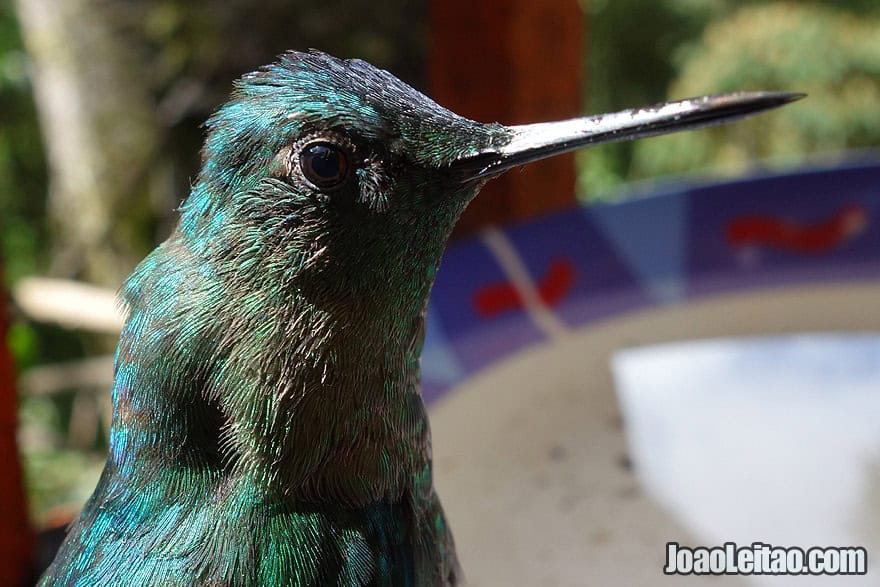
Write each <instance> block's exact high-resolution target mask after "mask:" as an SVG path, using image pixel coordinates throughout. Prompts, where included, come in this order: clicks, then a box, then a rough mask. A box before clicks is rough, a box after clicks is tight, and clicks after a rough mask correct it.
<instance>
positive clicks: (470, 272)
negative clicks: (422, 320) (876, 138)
mask: <svg viewBox="0 0 880 587" xmlns="http://www.w3.org/2000/svg"><path fill="white" fill-rule="evenodd" d="M755 219H758V220H757V224H758V225H761V226H765V228H766V226H770V229H768V230H770V232H772V233H774V234H775V235H776V236H775V237H773V238H771V239H770V240H769V241H768V240H767V238H766V236H767V235H766V234H764V235H763V236H762V234H760V233H761V230H759V231H758V234H755V235H753V236H752V237H750V238H751V240H749V239H748V238H747V239H746V240H745V241H743V240H742V239H740V240H736V239H735V238H733V237H731V231H734V230H735V229H736V227H740V228H742V226H749V225H751V226H754V225H755V224H756V220H755ZM835 223H837V224H835ZM503 232H504V234H505V236H506V238H508V239H509V240H510V243H511V245H512V247H513V249H514V250H515V251H516V252H517V255H518V256H519V258H520V261H521V262H522V263H523V264H524V265H525V267H526V268H527V269H528V272H529V275H530V277H531V279H532V281H533V282H534V283H535V284H536V286H538V287H540V286H541V284H542V283H544V282H545V281H546V280H547V279H548V270H549V268H550V267H551V266H552V265H553V264H554V263H557V264H559V263H563V264H566V267H568V268H569V269H570V270H571V275H570V277H571V280H570V284H569V285H568V286H567V289H566V290H565V293H564V295H563V296H562V298H561V299H560V300H559V301H558V303H557V304H555V305H552V304H550V305H547V307H548V308H549V309H550V310H552V311H553V312H555V313H556V315H557V317H558V318H559V319H560V321H561V322H562V323H563V324H565V325H568V326H570V327H575V328H579V327H583V326H587V325H589V324H590V323H591V322H593V321H595V320H598V319H603V318H609V317H613V316H618V315H622V314H625V313H627V312H631V311H633V310H637V309H642V308H646V307H651V306H653V305H657V304H666V303H675V302H681V301H686V300H687V299H688V298H694V297H699V296H702V295H707V294H714V293H719V292H725V291H736V290H745V289H752V288H764V287H778V286H784V285H788V284H802V283H819V282H827V281H840V280H860V279H878V278H880V163H878V162H877V161H867V162H866V161H860V162H858V163H851V164H844V165H840V166H837V167H833V168H827V169H818V170H809V171H804V172H802V173H794V174H787V175H773V176H763V177H753V178H748V179H744V180H740V181H732V182H724V183H719V184H714V185H692V184H687V183H682V184H681V185H678V186H673V187H666V188H664V189H663V191H661V192H658V193H656V194H653V195H648V196H645V197H640V198H637V199H633V200H629V201H627V202H623V203H620V204H611V205H601V206H594V207H590V208H582V207H573V208H571V209H570V210H568V211H565V212H562V213H557V214H553V215H550V216H546V217H542V218H537V219H535V220H533V221H531V222H528V223H523V224H517V225H513V226H510V227H506V228H504V229H503ZM746 232H748V231H746ZM765 232H766V230H765ZM774 238H775V239H776V240H774ZM507 280H508V277H507V276H506V275H505V274H504V271H503V270H502V268H501V265H500V264H499V262H498V261H497V260H496V259H494V258H493V256H492V253H491V252H490V251H489V250H488V249H487V248H486V247H485V246H484V245H483V244H482V242H481V241H480V240H479V239H478V238H473V239H469V240H466V241H463V242H460V243H456V244H453V245H452V246H450V247H449V249H448V251H447V253H446V256H445V257H444V260H443V265H442V267H441V270H440V272H439V273H438V276H437V283H436V285H435V287H434V291H433V294H432V297H431V302H430V309H429V316H430V318H429V323H428V339H427V341H426V345H425V351H424V356H423V385H424V388H425V391H426V397H427V398H428V399H434V398H436V397H439V396H440V395H442V393H444V392H445V391H446V390H448V389H449V388H450V387H451V386H452V385H454V384H455V383H457V382H460V381H462V380H464V379H466V378H467V377H468V376H470V375H472V374H473V373H475V372H477V371H478V370H480V369H482V368H483V367H485V366H487V365H489V364H491V363H492V362H494V361H496V360H499V359H501V358H504V357H506V356H508V355H510V354H511V353H514V352H516V351H519V350H523V349H524V348H526V347H527V346H529V345H532V344H535V343H538V342H541V341H543V340H545V339H546V337H547V335H546V334H545V333H544V332H543V331H542V329H541V328H540V325H538V324H536V323H535V321H534V319H533V317H532V315H531V314H530V313H529V312H527V311H526V309H525V308H524V307H522V306H520V307H505V308H503V309H500V310H499V311H497V312H495V313H493V314H490V315H486V314H485V313H480V312H478V311H477V309H476V302H475V300H476V296H477V295H478V293H479V292H481V291H485V289H486V288H487V287H493V286H494V287H498V286H499V284H500V285H502V286H503V285H504V284H505V282H507ZM511 287H512V286H511Z"/></svg>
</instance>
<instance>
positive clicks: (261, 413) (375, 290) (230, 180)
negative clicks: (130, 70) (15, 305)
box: [41, 52, 504, 585]
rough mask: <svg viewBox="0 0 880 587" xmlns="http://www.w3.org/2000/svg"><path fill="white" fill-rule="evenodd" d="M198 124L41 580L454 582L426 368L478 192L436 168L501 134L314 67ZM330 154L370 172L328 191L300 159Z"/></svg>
mask: <svg viewBox="0 0 880 587" xmlns="http://www.w3.org/2000/svg"><path fill="white" fill-rule="evenodd" d="M208 129H209V133H208V138H207V142H206V146H205V149H204V152H203V168H202V171H201V174H200V176H199V178H198V181H197V182H196V184H195V186H194V188H193V191H192V193H191V195H190V197H189V199H188V201H187V202H186V203H185V205H184V206H183V208H182V210H181V220H180V223H179V225H178V227H177V229H176V230H175V231H174V233H173V234H172V235H171V237H170V238H169V239H168V240H167V241H166V242H165V243H163V244H162V245H160V246H159V247H158V248H157V249H156V250H155V251H154V252H153V253H152V254H151V255H149V256H148V257H147V258H146V259H145V260H144V261H143V262H142V263H141V264H140V266H139V267H138V268H137V269H136V270H135V272H134V274H133V275H132V276H131V278H130V279H129V280H128V281H127V283H126V285H125V287H124V290H123V299H124V301H125V303H126V306H127V308H128V318H127V321H126V324H125V327H124V330H123V333H122V335H121V338H120V343H119V348H118V351H117V355H116V382H115V386H114V390H113V410H114V418H113V426H112V431H111V436H110V455H109V457H108V460H107V464H106V467H105V470H104V473H103V476H102V478H101V482H100V484H99V485H98V487H97V489H96V491H95V493H94V495H93V496H92V498H91V500H90V501H89V502H88V504H87V505H86V507H85V509H84V511H83V513H82V516H81V517H80V519H79V521H78V522H77V523H76V524H74V525H73V527H72V528H71V530H70V532H69V535H68V539H67V541H66V542H65V544H64V545H63V547H62V549H61V551H60V552H59V554H58V557H57V559H56V560H55V562H54V564H53V565H52V567H51V568H50V569H49V570H48V571H47V573H46V575H45V576H44V578H43V580H42V583H41V584H42V585H99V584H107V585H119V584H130V585H158V584H170V585H206V584H218V585H337V584H338V585H367V584H371V585H435V584H452V583H454V581H455V579H454V578H455V576H456V574H457V570H456V569H457V565H456V561H455V554H454V549H453V546H452V539H451V536H450V534H449V532H448V529H447V527H446V522H445V520H444V518H443V514H442V511H441V509H440V505H439V503H438V501H437V498H436V496H435V494H434V491H433V487H432V482H431V461H430V438H429V435H430V433H429V429H428V422H427V419H426V415H425V410H424V406H423V405H422V401H421V398H420V392H419V388H418V381H419V376H418V354H419V349H420V345H421V340H422V337H423V331H424V308H425V304H426V301H427V297H428V291H429V289H430V286H431V282H432V280H433V274H434V271H435V270H436V267H437V264H438V262H439V259H440V255H441V252H442V248H443V244H444V241H445V237H446V235H447V234H448V232H449V230H450V229H451V227H452V225H453V223H454V221H455V219H456V217H457V216H458V214H459V212H460V210H461V209H462V208H463V206H464V204H465V203H466V202H467V200H468V199H469V198H470V197H471V196H472V195H473V193H474V192H475V191H476V189H477V186H476V185H468V186H460V187H457V188H456V189H452V190H450V187H451V184H450V182H449V181H448V179H446V178H444V177H443V176H444V173H443V171H441V170H442V169H443V168H444V167H446V166H448V164H449V162H450V161H451V160H453V159H454V158H456V157H459V156H461V155H462V154H463V153H466V152H467V151H468V150H469V149H473V148H474V147H475V145H474V144H472V141H474V140H476V145H480V146H481V145H485V144H488V143H491V142H492V141H497V140H503V138H504V135H503V133H502V132H501V130H500V129H501V127H498V126H487V127H482V126H480V125H477V124H476V123H473V122H470V121H467V120H465V119H462V118H460V117H457V116H455V115H454V114H452V113H450V112H448V111H446V110H443V109H442V108H440V107H439V106H437V105H436V104H434V103H433V102H431V101H430V100H428V99H427V98H426V97H424V96H422V95H420V94H418V93H416V92H415V91H414V90H412V89H410V88H408V87H407V86H405V85H404V84H402V83H401V82H399V81H397V80H396V79H395V78H394V77H392V76H391V75H390V74H387V73H386V72H383V71H380V70H377V69H374V68H372V67H371V66H369V65H367V64H366V63H363V62H358V61H342V60H338V59H335V58H332V57H330V56H327V55H324V54H320V53H315V52H313V53H305V54H304V53H289V54H286V55H284V56H283V57H282V58H281V59H280V60H279V61H278V62H277V63H275V64H273V65H270V66H268V67H266V68H264V69H263V70H260V71H258V72H256V73H254V74H251V75H249V76H245V77H244V78H243V79H242V80H241V81H240V82H239V83H238V84H237V86H236V89H235V92H234V94H233V97H232V99H231V101H230V102H229V103H228V104H227V105H225V106H224V107H223V108H222V109H221V110H220V111H219V112H218V113H217V114H216V115H215V116H214V117H213V118H211V120H210V121H209V122H208ZM440 135H443V136H444V137H447V138H448V139H451V140H446V141H443V142H442V143H441V142H438V141H431V140H428V139H429V138H430V137H431V136H440ZM328 138H329V139H330V140H335V141H340V142H342V143H344V144H345V145H346V146H347V147H348V146H349V145H350V147H348V148H351V149H352V152H351V157H352V158H354V157H357V158H358V164H357V169H355V170H354V175H353V176H352V178H351V181H349V182H347V183H346V184H345V185H343V186H342V187H341V189H337V190H334V191H331V192H328V193H323V192H321V191H320V190H317V189H315V188H314V187H313V186H311V185H309V184H308V183H307V181H306V180H305V179H304V178H302V177H300V176H299V175H298V173H299V172H298V171H297V170H295V169H294V170H292V169H290V165H292V164H294V165H295V164H296V162H295V161H294V162H293V163H291V159H290V155H289V153H288V151H289V150H290V149H291V148H296V146H297V145H299V144H301V143H303V142H304V141H310V140H326V139H328Z"/></svg>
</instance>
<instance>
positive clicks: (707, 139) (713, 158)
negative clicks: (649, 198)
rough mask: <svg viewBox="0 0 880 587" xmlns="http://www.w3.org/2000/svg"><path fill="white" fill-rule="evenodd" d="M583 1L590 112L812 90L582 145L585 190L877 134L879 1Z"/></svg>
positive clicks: (878, 138)
mask: <svg viewBox="0 0 880 587" xmlns="http://www.w3.org/2000/svg"><path fill="white" fill-rule="evenodd" d="M639 5H641V7H639ZM590 8H591V13H592V20H591V26H592V41H591V47H590V52H591V53H590V63H591V65H590V67H591V70H590V71H591V75H590V78H589V79H590V83H589V85H588V105H589V110H590V111H592V112H602V111H609V110H617V109H620V108H624V107H631V106H637V105H640V104H645V103H650V102H656V101H660V100H663V99H676V98H684V97H688V96H694V95H700V94H706V93H719V92H727V91H737V90H749V89H764V90H785V91H803V92H807V93H808V94H809V98H808V99H807V100H804V101H802V102H800V103H798V104H797V105H795V106H790V107H787V108H783V109H781V110H779V111H776V112H773V113H770V114H762V115H761V116H760V117H758V118H756V119H753V120H748V121H744V122H742V123H738V124H736V125H729V126H725V127H719V128H716V129H712V130H706V131H700V132H694V133H684V134H678V135H671V136H668V137H662V138H657V139H651V140H648V141H639V142H636V143H626V144H620V145H609V146H603V147H599V148H596V149H591V150H588V151H585V152H583V153H582V154H580V155H579V186H580V192H581V194H582V197H583V198H584V199H587V200H596V199H601V198H603V197H611V195H613V194H614V192H615V190H616V189H617V188H618V187H619V186H620V184H622V183H623V182H625V181H632V180H639V179H645V178H649V177H653V176H657V175H665V174H674V173H683V172H690V171H693V170H695V169H698V170H699V169H703V170H708V171H709V172H711V173H713V174H719V173H724V174H731V173H738V172H743V171H745V170H746V169H747V168H748V166H749V165H751V164H752V162H753V161H754V160H756V159H757V160H769V161H768V162H767V164H768V165H774V166H778V165H783V166H790V165H794V164H797V163H798V162H802V161H803V159H804V157H807V156H809V155H813V154H817V153H822V154H826V153H837V152H840V151H842V150H844V149H853V148H863V147H871V146H876V145H878V144H880V110H878V109H877V108H876V104H877V103H878V98H880V35H877V32H876V31H877V30H878V27H880V5H878V3H877V2H876V1H872V0H843V1H834V2H832V1H813V2H797V3H794V2H767V1H766V0H745V1H741V0H736V1H734V0H662V1H660V2H656V3H652V4H651V5H650V7H647V6H645V3H641V2H637V1H636V0H623V1H622V2H607V3H606V2H593V3H591V4H590ZM649 23H650V24H649ZM633 47H636V49H633ZM639 88H640V89H639Z"/></svg>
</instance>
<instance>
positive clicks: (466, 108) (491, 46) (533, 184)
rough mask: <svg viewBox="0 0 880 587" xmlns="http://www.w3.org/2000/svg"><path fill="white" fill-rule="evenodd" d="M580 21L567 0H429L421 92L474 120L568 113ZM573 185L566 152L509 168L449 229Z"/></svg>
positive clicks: (571, 112) (518, 214)
mask: <svg viewBox="0 0 880 587" xmlns="http://www.w3.org/2000/svg"><path fill="white" fill-rule="evenodd" d="M584 23H585V19H584V15H583V14H582V12H581V9H580V7H579V6H578V3H577V1H576V0H486V1H483V2H469V1H467V0H432V1H431V2H430V10H429V27H430V42H431V45H430V50H429V60H428V76H427V77H428V86H429V94H430V95H431V97H433V98H434V99H435V100H436V101H437V102H438V103H440V104H441V105H443V106H446V107H447V108H449V109H451V110H453V111H455V112H457V113H458V114H461V115H463V116H467V117H468V118H473V119H474V120H479V121H481V122H489V121H494V120H497V121H499V122H502V123H504V124H524V123H529V122H542V121H550V120H559V119H565V118H571V117H574V116H577V115H578V114H579V113H580V111H581V107H582V106H581V81H582V71H583V68H582V59H583V57H582V56H583V54H584V47H583V30H584ZM574 185H575V173H574V157H573V155H565V156H558V157H554V158H551V159H548V160H546V161H542V162H540V163H533V164H530V165H529V166H527V167H525V168H524V169H523V171H522V172H518V171H516V170H513V171H510V172H509V173H508V174H507V175H505V176H502V177H501V178H499V179H496V180H494V181H492V182H490V183H489V184H488V185H487V186H486V187H485V188H484V189H483V192H482V193H481V194H480V196H479V197H478V198H477V199H476V200H474V201H473V202H472V203H471V205H470V206H469V207H468V210H467V211H466V212H465V214H464V216H463V217H462V219H461V221H459V225H458V228H457V234H459V235H461V234H464V233H469V232H473V231H474V230H476V229H478V228H479V227H480V226H484V225H486V224H493V223H496V224H497V223H503V222H507V221H510V220H519V219H523V218H528V217H530V216H534V215H535V214H539V213H542V212H548V211H551V210H556V209H559V208H562V207H565V206H568V205H570V204H571V203H572V202H573V201H574Z"/></svg>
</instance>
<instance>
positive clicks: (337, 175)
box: [299, 141, 349, 189]
mask: <svg viewBox="0 0 880 587" xmlns="http://www.w3.org/2000/svg"><path fill="white" fill-rule="evenodd" d="M299 165H300V168H301V169H302V172H303V175H304V176H305V178H306V179H307V180H309V182H311V183H312V184H313V185H314V186H315V187H317V188H321V189H328V188H334V187H337V186H339V185H341V184H342V182H344V181H345V180H346V179H347V178H348V167H349V166H348V153H346V151H344V150H343V149H342V148H340V147H339V146H338V145H335V144H333V143H329V142H326V141H321V142H316V143H310V144H308V145H305V146H304V147H303V149H302V151H301V152H300V154H299Z"/></svg>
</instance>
